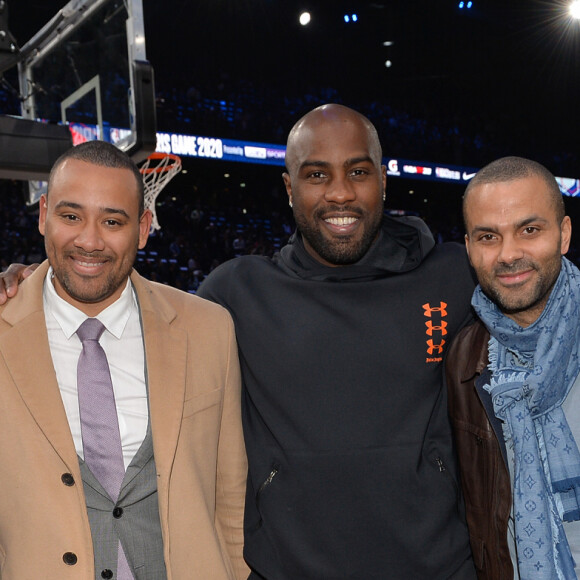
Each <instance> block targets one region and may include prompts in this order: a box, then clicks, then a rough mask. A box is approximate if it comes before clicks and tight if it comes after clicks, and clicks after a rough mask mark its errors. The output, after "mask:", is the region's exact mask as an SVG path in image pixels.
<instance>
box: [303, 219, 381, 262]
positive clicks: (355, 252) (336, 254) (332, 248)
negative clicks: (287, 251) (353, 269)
mask: <svg viewBox="0 0 580 580" xmlns="http://www.w3.org/2000/svg"><path fill="white" fill-rule="evenodd" d="M294 217H295V220H296V226H297V228H298V231H299V232H300V233H301V234H302V237H303V238H304V239H305V240H306V241H307V242H308V243H309V244H310V246H311V247H312V249H313V250H314V251H315V252H316V253H317V254H318V255H319V256H320V257H321V258H322V259H323V260H325V261H326V262H329V263H330V264H334V265H336V266H348V265H351V264H355V263H356V262H358V261H359V260H361V259H362V258H363V257H364V256H365V255H366V254H367V252H368V251H369V249H370V248H371V246H372V245H373V242H374V241H375V239H376V237H377V235H378V233H379V231H380V229H381V224H382V222H383V215H382V213H381V214H378V216H377V218H376V219H374V220H373V221H372V222H370V223H369V224H368V227H367V228H366V229H365V231H364V232H363V235H362V237H361V238H360V240H358V241H353V240H352V236H348V235H346V236H337V237H336V238H335V240H330V239H328V238H326V237H325V236H324V235H323V233H322V231H321V229H320V228H316V227H311V225H310V224H309V223H308V221H307V220H305V219H304V216H303V215H295V216H294Z"/></svg>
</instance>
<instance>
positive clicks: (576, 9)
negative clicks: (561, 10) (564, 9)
mask: <svg viewBox="0 0 580 580" xmlns="http://www.w3.org/2000/svg"><path fill="white" fill-rule="evenodd" d="M568 10H569V11H570V16H571V17H572V18H574V19H575V20H580V0H575V1H574V2H572V3H571V4H570V8H569V9H568Z"/></svg>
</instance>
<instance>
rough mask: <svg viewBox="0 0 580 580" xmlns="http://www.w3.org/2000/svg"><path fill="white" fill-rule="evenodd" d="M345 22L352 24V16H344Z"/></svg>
mask: <svg viewBox="0 0 580 580" xmlns="http://www.w3.org/2000/svg"><path fill="white" fill-rule="evenodd" d="M344 21H345V22H350V16H349V15H348V14H345V15H344Z"/></svg>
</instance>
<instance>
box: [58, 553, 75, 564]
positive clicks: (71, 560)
mask: <svg viewBox="0 0 580 580" xmlns="http://www.w3.org/2000/svg"><path fill="white" fill-rule="evenodd" d="M77 560H78V558H77V555H76V554H75V553H74V552H65V553H64V554H63V555H62V561H63V562H64V563H65V564H66V565H67V566H74V565H75V564H76V563H77Z"/></svg>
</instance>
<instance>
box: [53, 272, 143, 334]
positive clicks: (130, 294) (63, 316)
mask: <svg viewBox="0 0 580 580" xmlns="http://www.w3.org/2000/svg"><path fill="white" fill-rule="evenodd" d="M53 277H54V271H53V269H52V267H50V268H49V269H48V272H47V274H46V278H45V280H44V289H43V299H44V305H45V309H46V310H49V311H50V312H51V313H52V315H53V316H54V318H55V320H56V321H57V323H58V325H59V326H60V327H61V328H62V331H63V333H64V335H65V336H66V338H67V340H68V339H69V338H70V337H71V336H72V335H73V334H74V333H75V332H76V331H77V329H78V327H79V326H80V325H81V324H82V323H83V322H84V321H85V320H86V319H87V318H89V317H88V316H87V315H86V314H85V313H84V312H82V311H80V310H79V309H78V308H76V307H74V306H73V305H72V304H69V303H68V302H67V301H66V300H64V299H63V298H61V297H60V296H59V295H58V294H57V293H56V289H55V287H54V284H53V283H52V279H53ZM134 310H135V311H136V310H137V300H136V297H135V291H134V290H133V285H132V284H131V280H130V279H127V284H126V285H125V289H124V290H123V292H122V294H121V296H119V298H118V299H117V300H116V301H115V302H113V304H111V305H110V306H107V308H105V310H103V311H102V312H100V313H99V314H98V316H96V318H97V319H98V320H99V321H100V322H102V323H103V325H104V326H105V328H106V329H107V330H108V331H109V332H110V333H111V334H112V335H113V336H115V337H116V338H121V336H122V335H123V331H124V330H125V326H126V325H127V321H128V320H129V317H130V316H131V313H132V312H133V311H134Z"/></svg>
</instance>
